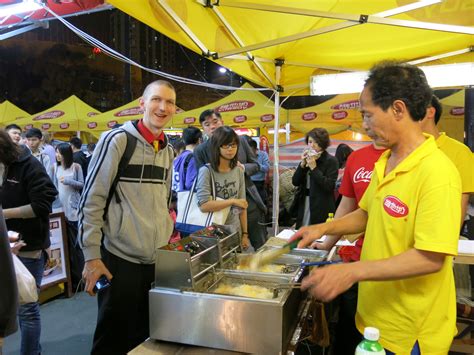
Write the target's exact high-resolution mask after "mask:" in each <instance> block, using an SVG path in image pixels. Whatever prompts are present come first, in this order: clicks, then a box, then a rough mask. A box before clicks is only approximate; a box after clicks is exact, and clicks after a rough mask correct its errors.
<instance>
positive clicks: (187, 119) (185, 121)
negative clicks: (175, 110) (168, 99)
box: [183, 117, 196, 124]
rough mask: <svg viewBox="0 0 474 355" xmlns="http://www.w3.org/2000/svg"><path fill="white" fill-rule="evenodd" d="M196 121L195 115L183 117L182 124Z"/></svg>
mask: <svg viewBox="0 0 474 355" xmlns="http://www.w3.org/2000/svg"><path fill="white" fill-rule="evenodd" d="M194 122H196V117H185V118H184V120H183V123H184V124H191V123H194Z"/></svg>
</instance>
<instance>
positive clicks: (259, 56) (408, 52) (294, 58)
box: [109, 0, 474, 230]
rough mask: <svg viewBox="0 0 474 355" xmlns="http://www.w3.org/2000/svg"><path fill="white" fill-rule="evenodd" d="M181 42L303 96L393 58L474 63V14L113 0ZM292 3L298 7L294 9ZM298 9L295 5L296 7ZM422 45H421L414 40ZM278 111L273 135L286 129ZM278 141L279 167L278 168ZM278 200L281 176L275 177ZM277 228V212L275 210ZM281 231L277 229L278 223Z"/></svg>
mask: <svg viewBox="0 0 474 355" xmlns="http://www.w3.org/2000/svg"><path fill="white" fill-rule="evenodd" d="M109 2H110V3H111V4H112V5H114V6H115V7H117V8H119V9H120V10H122V11H124V12H126V13H127V14H129V15H131V16H133V17H135V18H136V19H138V20H140V21H141V22H143V23H145V24H147V25H149V26H150V27H152V28H154V29H156V30H157V31H159V32H161V33H163V34H165V35H166V36H168V37H170V38H172V39H173V40H175V41H177V42H178V43H181V44H182V45H184V46H186V47H188V48H190V49H191V50H194V51H195V52H197V53H200V54H202V55H204V56H206V57H208V58H209V59H211V60H214V61H216V62H217V63H219V64H221V65H223V66H225V67H227V68H230V69H231V70H233V71H234V72H236V73H238V74H239V75H241V76H243V77H246V78H248V79H250V80H251V81H252V82H254V83H256V84H258V85H261V86H263V87H267V88H270V89H272V90H274V93H275V107H276V108H279V106H280V94H283V95H294V94H300V95H305V94H307V93H308V92H309V91H308V89H309V81H310V77H311V76H313V75H316V74H326V73H340V72H351V71H360V70H367V69H369V68H370V67H371V66H372V65H373V64H374V63H376V62H378V61H380V60H385V59H387V58H390V59H398V60H403V61H410V60H411V61H413V63H416V64H420V63H424V62H427V63H430V64H433V63H435V64H439V63H453V62H458V63H459V62H472V61H474V53H473V52H472V51H471V50H470V48H471V47H472V45H473V36H472V34H473V33H474V32H473V29H472V27H470V26H472V23H473V22H472V21H473V20H472V16H470V12H469V11H465V9H464V8H463V6H462V3H460V2H456V1H454V0H451V1H448V2H449V3H450V5H451V6H447V5H446V4H445V3H443V4H437V3H436V2H428V1H427V2H414V3H408V2H400V1H396V0H383V1H376V2H363V3H361V2H353V1H326V2H314V1H310V0H306V1H300V2H298V4H296V5H295V4H294V3H293V2H288V3H287V2H284V3H279V4H278V6H277V5H275V2H274V1H271V0H261V1H259V2H255V3H252V2H243V1H230V0H229V1H224V0H221V1H192V2H182V1H167V0H158V1H148V0H137V1H134V2H133V4H132V3H131V2H130V1H127V0H109ZM291 6H293V7H291ZM294 6H296V7H294ZM413 43H416V46H414V45H413ZM280 122H281V121H280V117H279V112H278V109H276V110H275V119H274V128H275V129H274V135H275V136H274V140H275V141H278V129H279V128H280ZM278 155H279V153H278V145H275V150H274V158H275V159H274V168H275V169H278ZM273 193H274V195H273V199H274V205H277V204H276V203H275V202H276V200H277V198H278V179H274V189H273ZM273 212H274V214H273V223H274V226H276V225H277V216H278V211H277V210H276V211H273ZM275 230H276V228H275Z"/></svg>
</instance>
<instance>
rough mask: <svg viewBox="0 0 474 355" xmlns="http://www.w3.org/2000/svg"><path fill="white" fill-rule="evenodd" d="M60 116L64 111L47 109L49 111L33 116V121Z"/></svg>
mask: <svg viewBox="0 0 474 355" xmlns="http://www.w3.org/2000/svg"><path fill="white" fill-rule="evenodd" d="M61 116H64V111H59V110H56V111H49V112H45V113H42V114H41V115H39V116H36V117H33V121H40V120H51V119H53V118H58V117H61Z"/></svg>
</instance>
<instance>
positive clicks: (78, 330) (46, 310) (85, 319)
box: [3, 292, 97, 355]
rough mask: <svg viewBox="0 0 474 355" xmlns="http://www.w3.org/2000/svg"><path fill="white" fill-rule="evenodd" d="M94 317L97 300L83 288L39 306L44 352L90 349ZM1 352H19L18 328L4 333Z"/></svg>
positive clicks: (80, 354) (71, 354)
mask: <svg viewBox="0 0 474 355" xmlns="http://www.w3.org/2000/svg"><path fill="white" fill-rule="evenodd" d="M96 318H97V301H96V299H95V297H90V296H89V295H87V294H85V293H84V292H81V293H78V294H77V295H76V296H74V297H72V298H61V299H56V300H54V301H51V302H48V303H46V304H44V305H42V306H41V320H42V333H41V345H42V347H43V352H42V354H43V355H65V354H67V355H85V354H89V353H90V349H91V344H92V334H93V332H94V329H95V323H96ZM3 353H4V355H17V354H19V353H20V332H19V331H18V332H16V333H15V334H13V335H11V336H9V337H7V338H6V339H5V346H4V348H3Z"/></svg>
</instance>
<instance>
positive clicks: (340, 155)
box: [336, 143, 354, 169]
mask: <svg viewBox="0 0 474 355" xmlns="http://www.w3.org/2000/svg"><path fill="white" fill-rule="evenodd" d="M353 151H354V150H353V149H352V148H351V147H349V146H348V145H347V144H345V143H341V144H339V145H338V146H337V148H336V158H337V161H338V162H339V169H342V168H344V167H345V166H346V161H347V158H349V155H351V153H352V152H353Z"/></svg>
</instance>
